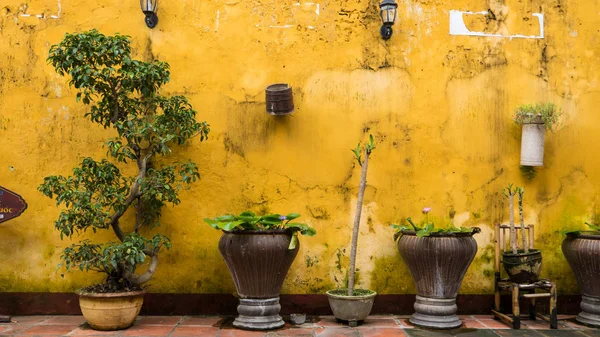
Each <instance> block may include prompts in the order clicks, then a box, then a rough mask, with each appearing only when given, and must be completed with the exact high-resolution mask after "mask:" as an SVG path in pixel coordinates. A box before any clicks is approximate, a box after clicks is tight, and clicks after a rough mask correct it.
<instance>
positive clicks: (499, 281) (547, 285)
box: [492, 224, 557, 329]
mask: <svg viewBox="0 0 600 337" xmlns="http://www.w3.org/2000/svg"><path fill="white" fill-rule="evenodd" d="M525 229H526V230H527V233H528V237H529V248H530V249H532V248H533V247H534V245H533V234H534V232H533V225H527V226H525ZM509 232H510V226H509V225H500V224H496V226H495V239H494V242H495V248H496V250H495V267H496V273H495V276H494V290H495V294H494V308H493V309H492V313H493V314H494V318H496V319H499V320H501V321H503V322H505V323H508V324H511V325H512V327H513V329H520V328H521V319H522V317H521V310H520V305H519V303H520V302H519V301H520V300H522V299H525V300H529V315H528V317H525V318H528V319H531V320H535V319H536V318H541V319H543V320H545V321H546V322H548V323H550V328H551V329H557V318H556V283H554V282H550V281H549V280H545V279H540V280H539V281H537V282H534V283H514V282H511V281H510V280H509V279H508V278H502V277H501V273H502V253H503V252H504V251H505V250H506V249H507V248H506V244H507V241H510V239H509V240H506V238H507V235H508V234H509ZM536 289H540V290H541V291H542V292H537V293H536ZM502 292H508V293H510V294H511V295H512V296H511V299H512V300H511V302H512V314H503V313H502V311H501V308H500V294H501V293H502ZM543 298H548V299H549V300H550V305H549V307H550V308H549V309H550V310H549V314H548V315H543V314H541V313H536V307H535V304H536V300H537V299H543Z"/></svg>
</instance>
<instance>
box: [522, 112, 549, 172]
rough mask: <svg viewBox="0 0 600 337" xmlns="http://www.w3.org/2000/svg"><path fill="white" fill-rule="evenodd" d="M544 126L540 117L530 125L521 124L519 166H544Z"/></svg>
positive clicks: (534, 119)
mask: <svg viewBox="0 0 600 337" xmlns="http://www.w3.org/2000/svg"><path fill="white" fill-rule="evenodd" d="M545 135H546V126H545V125H544V122H543V121H542V118H541V117H540V116H535V117H533V118H532V120H531V123H523V130H522V131H521V165H522V166H544V138H545Z"/></svg>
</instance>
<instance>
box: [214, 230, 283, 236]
mask: <svg viewBox="0 0 600 337" xmlns="http://www.w3.org/2000/svg"><path fill="white" fill-rule="evenodd" d="M223 233H224V234H236V235H242V234H245V235H273V234H287V235H291V234H292V233H291V230H289V229H258V230H255V229H244V230H239V229H238V230H232V231H226V230H223Z"/></svg>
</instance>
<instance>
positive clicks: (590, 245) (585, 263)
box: [562, 232, 600, 328]
mask: <svg viewBox="0 0 600 337" xmlns="http://www.w3.org/2000/svg"><path fill="white" fill-rule="evenodd" d="M562 251H563V254H564V255H565V257H566V258H567V261H568V262H569V265H570V266H571V269H573V273H575V278H576V279H577V283H578V284H579V289H580V290H581V312H580V313H579V315H577V321H578V322H581V323H583V324H585V325H589V326H592V327H595V328H600V232H581V233H577V234H576V233H570V234H567V237H566V239H565V240H564V241H563V243H562Z"/></svg>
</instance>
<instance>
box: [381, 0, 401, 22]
mask: <svg viewBox="0 0 600 337" xmlns="http://www.w3.org/2000/svg"><path fill="white" fill-rule="evenodd" d="M379 8H380V10H379V14H380V15H381V21H382V22H383V24H384V25H393V24H394V21H396V9H397V8H398V4H397V3H396V2H394V0H383V1H382V2H381V3H380V4H379Z"/></svg>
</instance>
